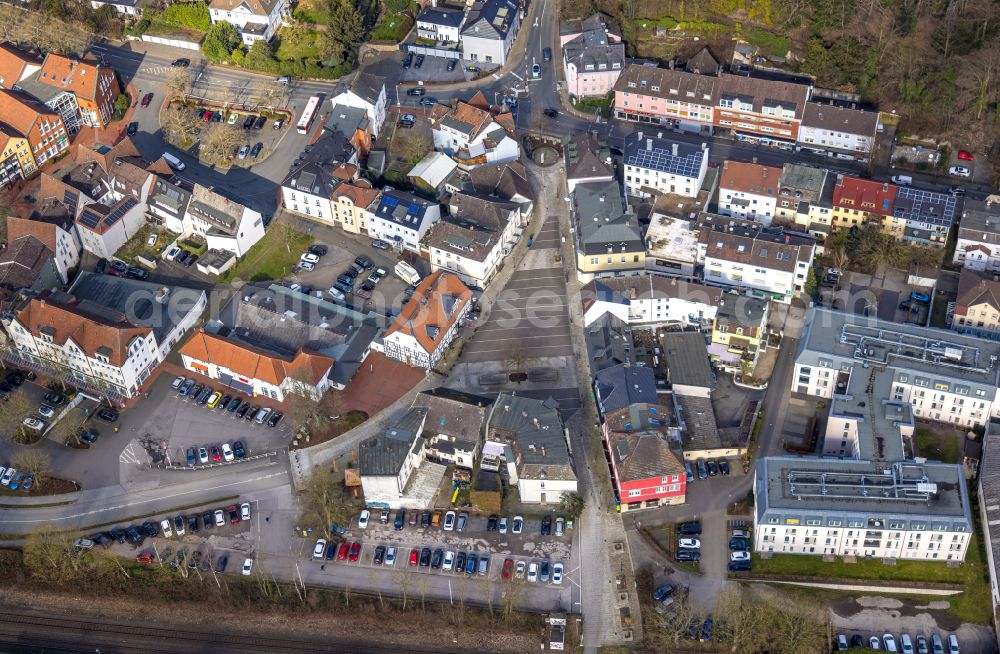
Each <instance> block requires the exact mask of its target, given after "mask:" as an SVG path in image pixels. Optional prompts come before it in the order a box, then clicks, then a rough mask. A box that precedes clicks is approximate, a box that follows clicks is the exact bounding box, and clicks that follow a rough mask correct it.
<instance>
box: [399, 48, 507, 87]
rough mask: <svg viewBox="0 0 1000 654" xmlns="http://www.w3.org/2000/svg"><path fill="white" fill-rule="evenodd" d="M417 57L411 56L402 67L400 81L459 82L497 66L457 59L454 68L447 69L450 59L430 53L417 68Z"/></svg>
mask: <svg viewBox="0 0 1000 654" xmlns="http://www.w3.org/2000/svg"><path fill="white" fill-rule="evenodd" d="M418 57H419V55H415V56H414V57H413V59H412V61H411V64H410V66H409V67H408V68H407V67H405V66H404V67H403V70H402V72H401V73H400V75H399V81H400V82H461V81H468V80H473V79H475V78H476V77H477V76H478V75H480V74H481V72H482V71H490V70H493V69H495V68H499V66H498V65H497V64H486V63H483V62H479V61H469V60H463V59H457V60H455V61H456V63H455V67H454V69H452V70H448V62H449V61H451V60H450V59H447V58H445V57H434V56H430V55H425V56H424V57H423V59H422V60H421V64H420V67H419V68H418V67H417V65H416V64H417V58H418ZM470 66H471V67H473V68H478V69H479V72H477V71H475V70H469V67H470Z"/></svg>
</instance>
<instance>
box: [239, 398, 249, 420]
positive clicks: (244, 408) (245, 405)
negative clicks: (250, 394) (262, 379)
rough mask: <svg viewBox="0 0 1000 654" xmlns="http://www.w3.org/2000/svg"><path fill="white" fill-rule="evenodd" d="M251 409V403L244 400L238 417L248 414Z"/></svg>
mask: <svg viewBox="0 0 1000 654" xmlns="http://www.w3.org/2000/svg"><path fill="white" fill-rule="evenodd" d="M249 410H250V403H249V402H244V403H243V406H241V407H240V408H239V410H237V411H236V417H237V418H242V417H243V416H244V415H246V412H247V411H249Z"/></svg>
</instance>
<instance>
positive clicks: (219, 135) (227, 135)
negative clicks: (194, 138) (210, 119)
mask: <svg viewBox="0 0 1000 654" xmlns="http://www.w3.org/2000/svg"><path fill="white" fill-rule="evenodd" d="M244 138H245V137H244V136H243V130H241V129H239V128H237V127H236V125H229V124H227V123H224V122H223V123H213V124H212V125H211V126H210V127H209V128H208V129H207V130H205V131H204V132H203V133H202V137H201V155H202V156H203V157H204V158H205V159H207V160H209V161H213V160H214V161H223V160H227V159H231V158H232V156H233V153H234V151H235V150H236V149H237V148H238V147H239V146H240V145H241V144H242V143H243V140H244Z"/></svg>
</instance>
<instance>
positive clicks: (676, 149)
mask: <svg viewBox="0 0 1000 654" xmlns="http://www.w3.org/2000/svg"><path fill="white" fill-rule="evenodd" d="M670 149H671V151H673V154H674V156H675V157H676V156H677V153H678V152H679V151H680V146H679V145H677V144H676V143H674V144H673V145H671V147H670Z"/></svg>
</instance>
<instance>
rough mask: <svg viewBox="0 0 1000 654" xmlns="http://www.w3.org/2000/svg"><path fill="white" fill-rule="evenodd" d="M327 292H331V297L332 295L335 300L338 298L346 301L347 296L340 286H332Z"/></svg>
mask: <svg viewBox="0 0 1000 654" xmlns="http://www.w3.org/2000/svg"><path fill="white" fill-rule="evenodd" d="M327 293H329V294H330V297H332V298H333V299H334V300H338V301H340V302H343V301H344V298H345V296H344V294H343V293H341V291H340V289H339V288H335V287H333V286H331V287H330V289H329V290H328V291H327Z"/></svg>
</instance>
